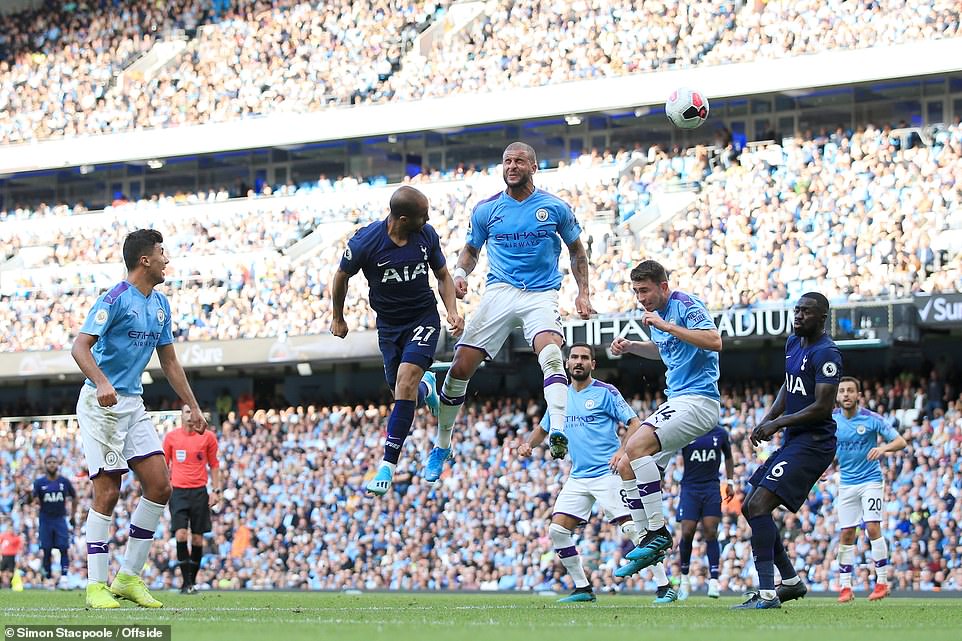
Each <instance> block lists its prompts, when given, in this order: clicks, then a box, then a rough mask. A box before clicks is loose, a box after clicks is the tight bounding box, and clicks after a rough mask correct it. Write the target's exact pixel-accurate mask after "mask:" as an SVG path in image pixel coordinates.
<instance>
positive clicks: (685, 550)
mask: <svg viewBox="0 0 962 641" xmlns="http://www.w3.org/2000/svg"><path fill="white" fill-rule="evenodd" d="M679 547H680V548H681V559H680V560H679V566H680V568H681V573H682V574H688V569H689V568H690V567H691V541H689V540H688V539H686V538H685V537H681V545H680V546H679Z"/></svg>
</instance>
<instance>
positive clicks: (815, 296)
mask: <svg viewBox="0 0 962 641" xmlns="http://www.w3.org/2000/svg"><path fill="white" fill-rule="evenodd" d="M801 298H807V299H809V300H813V301H815V302H816V304H818V309H819V310H820V311H821V312H822V313H823V314H828V307H829V305H828V299H827V298H825V295H824V294H820V293H818V292H806V293H804V294H802V295H801Z"/></svg>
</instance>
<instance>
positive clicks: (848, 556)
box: [838, 527, 856, 603]
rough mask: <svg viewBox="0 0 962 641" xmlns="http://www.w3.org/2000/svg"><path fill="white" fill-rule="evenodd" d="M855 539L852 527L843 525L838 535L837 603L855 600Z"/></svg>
mask: <svg viewBox="0 0 962 641" xmlns="http://www.w3.org/2000/svg"><path fill="white" fill-rule="evenodd" d="M855 539H856V531H855V528H854V527H843V528H842V532H841V534H839V537H838V585H839V594H838V602H839V603H848V602H850V601H854V600H855V594H854V593H853V592H852V568H853V565H854V564H855Z"/></svg>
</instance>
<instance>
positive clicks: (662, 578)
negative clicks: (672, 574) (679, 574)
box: [651, 561, 668, 588]
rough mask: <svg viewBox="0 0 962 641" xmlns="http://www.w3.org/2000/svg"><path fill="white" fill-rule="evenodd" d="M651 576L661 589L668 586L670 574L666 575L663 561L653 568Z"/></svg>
mask: <svg viewBox="0 0 962 641" xmlns="http://www.w3.org/2000/svg"><path fill="white" fill-rule="evenodd" d="M651 575H652V576H653V577H654V578H655V584H656V585H657V586H658V587H659V588H660V587H661V586H663V585H668V574H666V573H665V562H664V561H661V562H659V563H655V564H654V565H653V566H651Z"/></svg>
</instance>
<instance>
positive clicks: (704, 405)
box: [642, 394, 721, 468]
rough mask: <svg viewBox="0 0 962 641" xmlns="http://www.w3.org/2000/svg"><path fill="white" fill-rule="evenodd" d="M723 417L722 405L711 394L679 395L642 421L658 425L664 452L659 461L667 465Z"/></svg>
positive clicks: (663, 466) (657, 433)
mask: <svg viewBox="0 0 962 641" xmlns="http://www.w3.org/2000/svg"><path fill="white" fill-rule="evenodd" d="M720 418H721V404H720V403H719V402H718V401H716V400H715V399H713V398H708V397H707V396H697V395H694V394H692V395H687V396H675V397H674V398H670V399H668V400H667V401H666V402H664V403H662V404H661V405H659V406H658V409H657V410H655V411H654V412H653V413H652V414H651V415H650V416H648V417H647V418H646V419H645V420H644V421H642V423H647V424H648V425H651V426H652V427H654V428H655V436H657V437H658V442H659V443H660V444H661V451H660V452H658V454H656V455H655V462H656V463H658V466H659V467H661V468H665V467H667V465H668V463H669V462H670V461H671V459H672V458H674V456H675V454H676V453H677V452H678V451H679V450H681V449H682V448H684V447H685V446H686V445H688V444H690V443H691V442H692V441H694V440H695V439H696V438H698V437H699V436H702V435H704V434H707V433H708V432H710V431H712V430H713V429H714V428H715V426H716V425H718V421H719V419H720Z"/></svg>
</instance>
